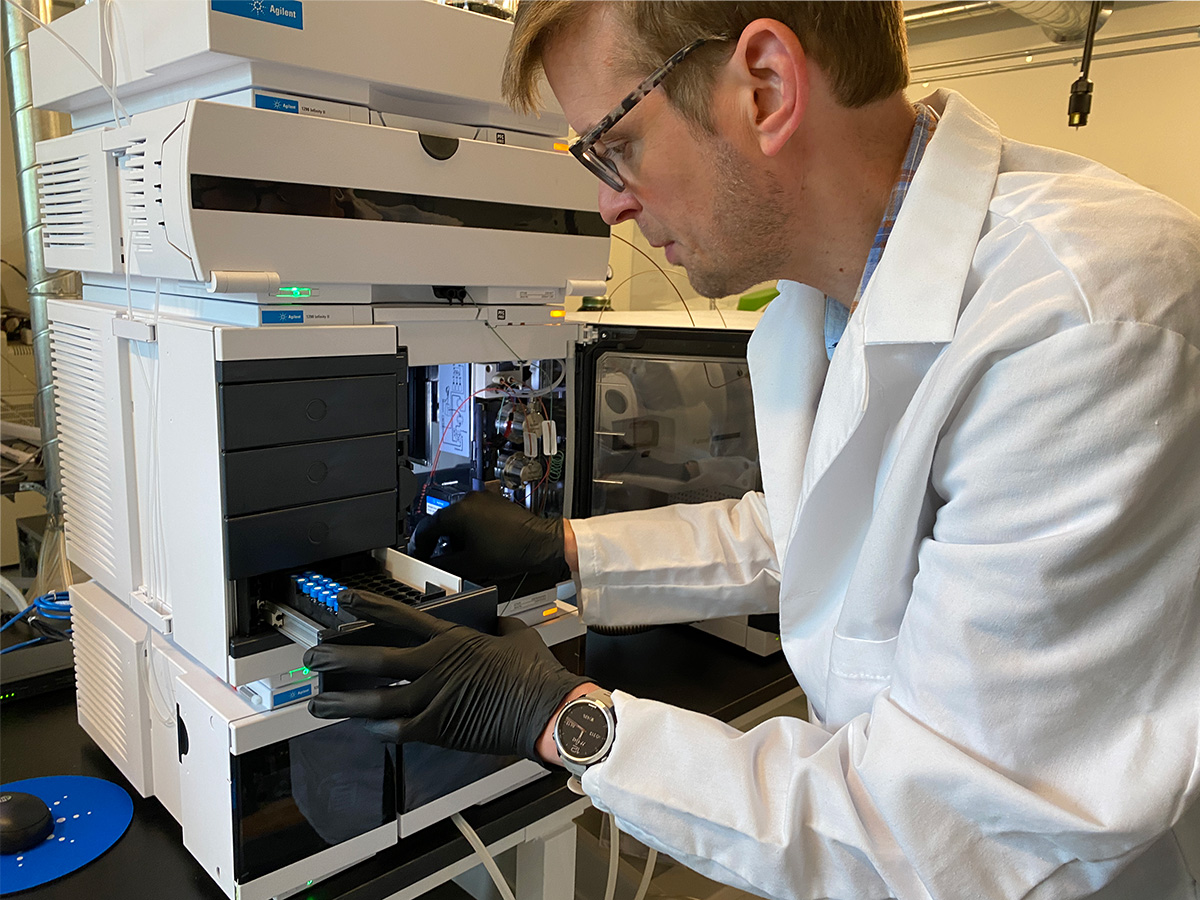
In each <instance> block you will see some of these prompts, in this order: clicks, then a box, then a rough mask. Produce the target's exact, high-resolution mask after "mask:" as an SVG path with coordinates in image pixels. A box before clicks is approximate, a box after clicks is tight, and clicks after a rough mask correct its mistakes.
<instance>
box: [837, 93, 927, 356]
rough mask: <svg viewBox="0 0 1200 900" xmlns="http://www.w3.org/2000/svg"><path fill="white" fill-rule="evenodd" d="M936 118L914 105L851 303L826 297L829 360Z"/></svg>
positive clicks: (881, 248)
mask: <svg viewBox="0 0 1200 900" xmlns="http://www.w3.org/2000/svg"><path fill="white" fill-rule="evenodd" d="M937 118H938V117H937V113H935V112H934V111H933V110H931V109H930V108H929V107H928V106H926V105H925V104H923V103H920V104H917V121H916V122H915V123H914V124H913V130H912V137H911V138H910V139H909V141H908V150H907V151H906V152H905V154H904V163H903V164H902V165H901V166H900V177H899V178H898V179H897V180H896V184H895V185H894V186H893V187H892V193H891V195H890V196H889V197H888V202H887V207H886V208H885V210H884V213H883V221H882V222H880V223H879V230H878V231H877V232H875V240H874V242H873V243H872V244H871V252H870V253H869V254H867V266H866V268H865V269H863V274H862V280H860V281H859V283H858V290H857V291H856V292H855V294H854V302H853V303H851V304H850V308H849V309H846V307H844V306H842V304H840V303H838V302H837V301H836V300H834V299H833V298H832V297H826V298H825V352H826V353H827V354H828V356H829V358H830V359H832V358H833V351H834V350H835V349H836V348H837V345H838V342H839V341H840V340H841V338H842V334H843V333H844V332H845V330H846V324H847V323H848V322H849V321H850V316H851V315H852V314H853V313H854V310H855V309H856V308H857V307H858V301H859V300H860V299H861V298H862V295H863V292H864V291H865V290H866V289H867V283H868V282H869V281H870V280H871V276H872V275H874V274H875V268H876V266H878V265H879V260H880V259H882V258H883V251H884V248H885V247H887V242H888V238H889V237H891V235H892V228H893V227H895V225H896V217H897V216H899V215H900V207H901V205H902V204H903V203H904V198H905V197H906V196H907V195H908V189H909V187H911V186H912V181H913V176H914V175H916V174H917V166H918V165H920V164H921V157H922V156H924V155H925V148H926V147H927V146H928V145H929V139H930V138H931V137H933V132H934V129H935V128H937Z"/></svg>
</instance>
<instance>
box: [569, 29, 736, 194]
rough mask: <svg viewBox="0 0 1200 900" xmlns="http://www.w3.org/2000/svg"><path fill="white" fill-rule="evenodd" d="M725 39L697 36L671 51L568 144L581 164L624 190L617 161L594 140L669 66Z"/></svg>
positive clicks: (659, 80) (663, 75)
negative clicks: (698, 49)
mask: <svg viewBox="0 0 1200 900" xmlns="http://www.w3.org/2000/svg"><path fill="white" fill-rule="evenodd" d="M724 40H728V39H727V38H725V37H707V38H699V39H698V40H694V41H692V42H691V43H690V44H688V45H687V46H686V47H684V48H682V49H681V50H679V51H677V52H675V53H673V54H671V56H669V57H668V58H667V61H666V62H664V63H663V64H662V65H661V66H659V67H658V68H657V69H655V70H654V71H653V72H651V73H650V75H649V76H647V78H646V79H645V80H644V81H643V82H642V83H641V84H639V85H638V86H637V87H635V88H634V89H633V90H632V91H630V92H629V94H628V96H626V97H625V99H624V100H622V101H621V102H620V103H618V104H617V105H616V106H614V107H613V108H612V110H611V111H610V112H609V113H608V115H606V116H605V117H604V118H603V119H601V120H600V121H599V122H597V123H596V124H595V125H594V126H592V127H591V128H590V129H588V132H587V134H585V135H583V136H581V137H580V138H579V140H577V141H575V143H573V144H572V145H571V147H570V150H571V153H572V155H574V157H575V158H576V159H577V160H579V161H580V162H581V163H583V165H584V167H585V168H587V170H588V171H589V172H591V173H592V174H593V175H595V176H596V177H597V178H599V179H600V180H601V181H603V182H604V183H605V184H607V185H608V186H609V187H610V188H612V189H613V190H614V191H616V192H617V193H620V192H621V191H623V190H625V180H624V179H623V178H622V177H621V174H620V172H618V171H617V165H616V163H614V162H613V161H612V160H611V159H608V158H607V157H605V156H601V155H600V154H599V153H597V152H596V151H595V145H596V143H597V142H598V141H599V140H600V139H601V138H602V137H604V134H605V132H607V131H608V130H609V129H610V128H612V127H613V126H614V125H616V124H617V123H618V122H620V121H621V119H622V118H623V117H624V116H625V115H626V114H628V112H629V111H630V110H631V109H633V108H634V107H635V106H637V105H638V103H640V102H641V101H642V98H643V97H645V96H646V95H647V94H649V93H650V92H651V91H652V90H654V89H655V88H656V87H658V86H659V85H660V84H662V82H663V79H664V78H666V77H667V76H668V75H669V74H670V73H671V70H672V69H674V68H675V67H676V66H677V65H679V64H680V63H681V62H683V60H684V59H686V58H687V56H688V54H690V53H691V52H692V51H693V50H695V49H697V48H698V47H702V46H703V45H705V44H707V43H709V42H710V41H724Z"/></svg>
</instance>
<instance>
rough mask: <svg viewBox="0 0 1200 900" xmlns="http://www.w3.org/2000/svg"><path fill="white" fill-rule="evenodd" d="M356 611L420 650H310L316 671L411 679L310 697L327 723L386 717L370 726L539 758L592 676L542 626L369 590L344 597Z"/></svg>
mask: <svg viewBox="0 0 1200 900" xmlns="http://www.w3.org/2000/svg"><path fill="white" fill-rule="evenodd" d="M341 603H342V605H343V606H344V607H345V608H348V609H350V610H351V611H352V612H353V613H354V614H355V615H356V616H359V617H362V618H366V619H374V620H375V621H378V622H381V623H384V624H386V625H390V626H392V627H394V628H399V629H402V630H403V631H405V632H406V633H408V634H411V635H412V636H413V638H415V639H416V640H419V641H421V642H422V643H419V644H418V645H417V646H415V647H407V648H400V647H355V646H347V645H338V644H318V645H317V646H315V647H312V648H310V649H309V650H308V651H307V652H306V653H305V654H304V665H306V666H307V667H308V668H310V669H312V670H313V671H315V672H344V673H350V674H358V675H375V676H383V677H386V678H394V679H397V680H400V679H408V680H409V681H410V683H409V684H404V685H392V686H389V687H381V688H375V689H371V690H362V691H344V692H332V693H321V694H318V695H317V696H316V697H314V698H313V699H312V700H310V701H309V703H308V709H309V712H311V713H312V714H313V715H314V716H317V717H318V718H322V719H341V718H349V717H360V718H367V719H374V720H377V721H375V722H373V723H371V724H370V725H369V726H368V728H369V730H370V731H372V732H373V733H374V734H376V735H377V736H378V737H380V738H383V739H384V740H388V741H393V742H395V743H405V742H407V741H421V742H422V743H426V744H436V745H437V746H439V747H448V748H451V749H454V750H467V751H470V752H473V753H492V754H496V755H500V756H509V755H514V754H515V755H519V756H524V757H525V758H526V759H532V760H534V761H535V762H538V761H539V760H540V758H539V756H538V754H537V749H536V746H537V741H538V738H539V737H540V736H541V734H542V732H543V731H544V730H545V728H546V725H547V724H548V723H549V721H550V717H551V716H552V715H553V714H554V711H555V710H556V709H558V706H559V704H560V703H562V701H563V698H565V697H566V696H567V694H568V693H570V692H571V691H572V690H573V689H574V688H576V687H578V686H579V685H581V684H586V683H588V679H586V678H583V677H581V676H578V675H572V674H571V673H570V672H568V671H567V670H566V669H565V668H563V666H562V665H561V664H560V663H559V662H558V660H557V659H555V658H554V654H553V653H551V652H550V649H549V648H548V647H547V646H546V645H545V643H544V642H543V641H542V638H541V637H540V636H539V635H538V633H537V632H536V631H534V630H533V629H532V628H530V627H529V626H527V625H526V624H525V623H524V622H521V621H520V620H519V619H507V618H501V619H500V623H501V631H502V632H503V633H502V634H501V635H499V636H495V635H489V634H483V633H481V632H479V631H476V630H474V629H473V628H467V627H466V626H465V625H451V624H450V623H449V622H445V621H443V620H441V619H437V618H434V617H433V616H431V615H428V614H427V613H423V612H419V611H418V610H415V609H413V608H412V607H410V606H406V605H404V604H403V603H398V602H396V601H392V600H389V599H387V598H386V597H381V596H380V595H378V594H371V593H369V592H366V591H361V592H355V593H354V595H353V596H351V597H347V598H346V599H345V600H342V601H341Z"/></svg>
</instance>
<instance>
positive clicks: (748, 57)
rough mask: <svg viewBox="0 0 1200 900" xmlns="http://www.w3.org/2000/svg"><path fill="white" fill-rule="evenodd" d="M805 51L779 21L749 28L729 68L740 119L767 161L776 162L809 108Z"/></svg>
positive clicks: (762, 21) (757, 22) (765, 21)
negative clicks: (775, 159) (768, 158)
mask: <svg viewBox="0 0 1200 900" xmlns="http://www.w3.org/2000/svg"><path fill="white" fill-rule="evenodd" d="M806 61H807V60H806V56H805V53H804V48H803V47H801V46H800V40H799V39H798V38H797V37H796V33H795V32H794V31H792V29H790V28H788V27H787V26H786V25H784V24H783V23H782V22H777V21H776V20H774V19H756V20H755V21H753V22H751V23H750V24H749V25H747V26H746V27H745V29H744V30H743V31H742V34H741V37H740V38H738V43H737V47H736V49H735V50H734V51H733V56H732V57H731V58H730V60H729V63H728V65H727V69H726V71H727V73H728V75H729V77H730V78H731V79H732V81H733V86H734V88H735V91H736V96H737V109H738V113H739V114H740V115H741V116H742V117H743V118H744V120H745V122H746V125H747V126H748V127H749V128H750V129H751V131H752V134H753V136H754V138H755V140H756V141H757V142H758V145H759V148H760V149H761V150H762V153H763V155H765V156H775V155H776V154H777V153H779V151H780V150H782V149H783V146H784V145H785V144H786V143H787V142H788V139H789V138H790V137H791V136H792V135H793V134H794V133H795V131H796V129H797V128H799V127H800V123H801V122H802V121H803V120H804V114H805V112H806V110H807V108H808V93H809V80H808V69H807V66H806Z"/></svg>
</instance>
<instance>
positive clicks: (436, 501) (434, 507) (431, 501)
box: [425, 497, 450, 516]
mask: <svg viewBox="0 0 1200 900" xmlns="http://www.w3.org/2000/svg"><path fill="white" fill-rule="evenodd" d="M449 505H450V501H449V500H443V499H442V498H441V497H426V498H425V515H427V516H432V515H433V514H434V513H435V512H437V511H438V510H439V509H445V508H446V507H447V506H449Z"/></svg>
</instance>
